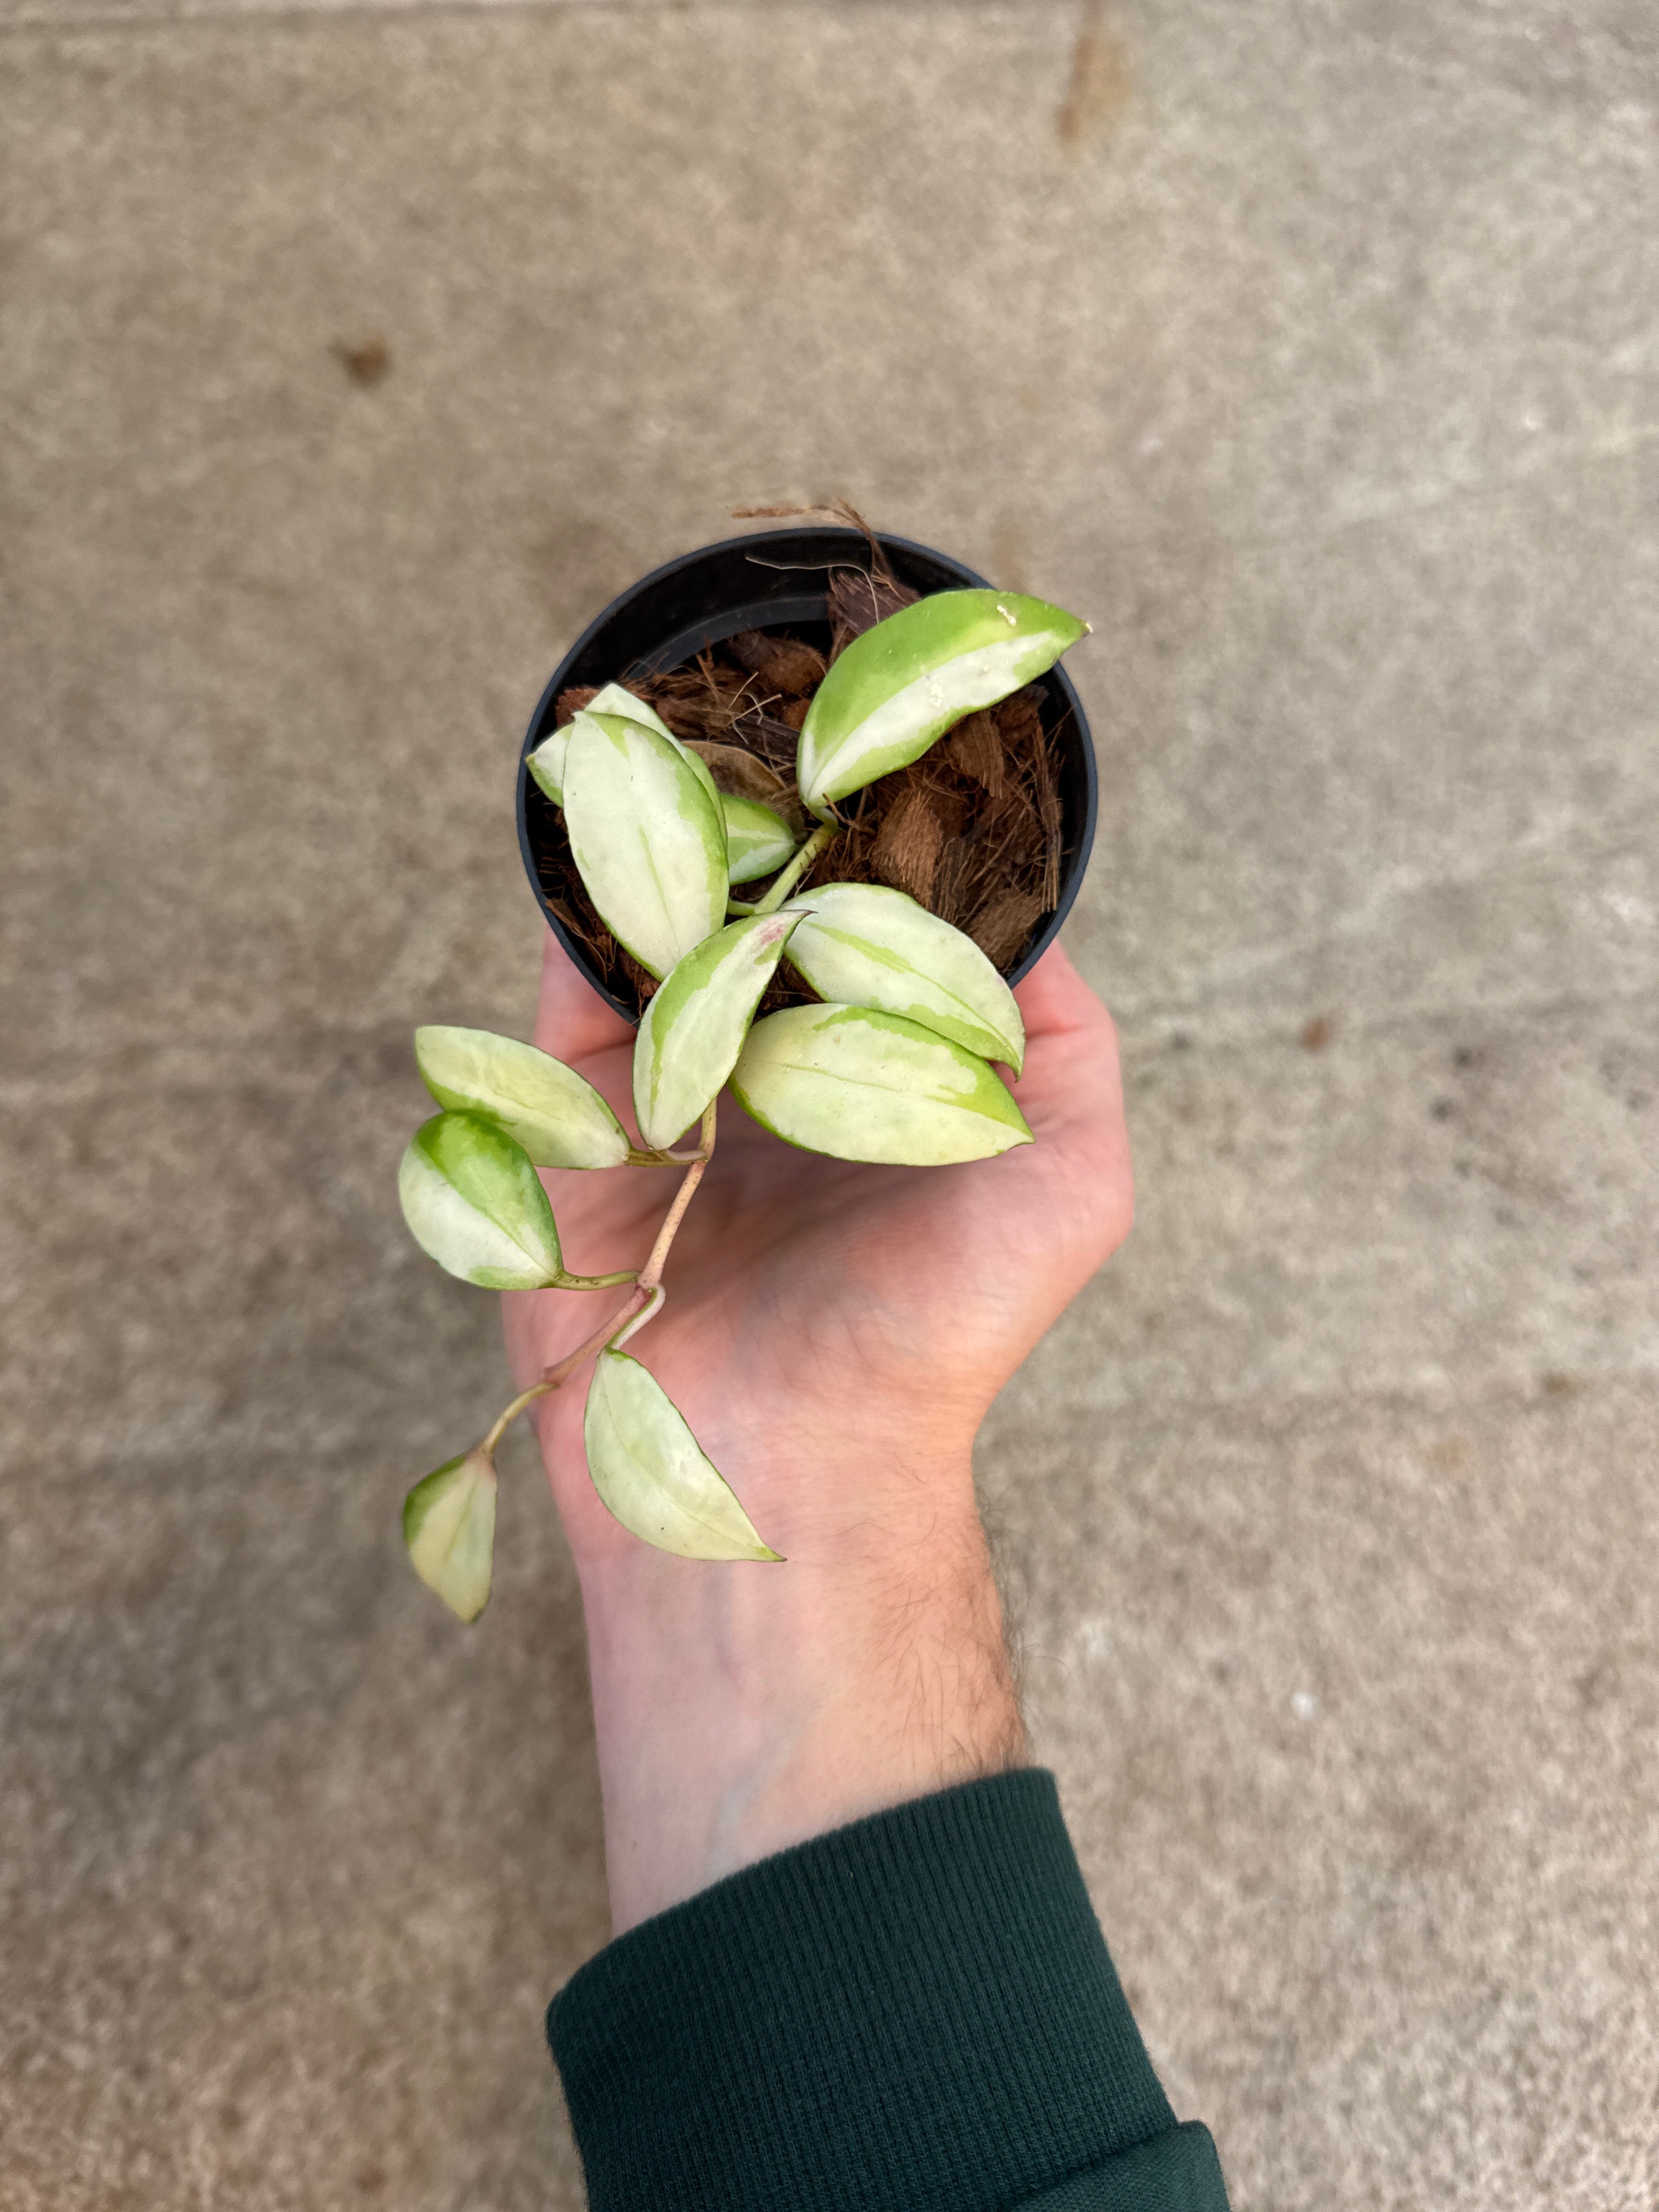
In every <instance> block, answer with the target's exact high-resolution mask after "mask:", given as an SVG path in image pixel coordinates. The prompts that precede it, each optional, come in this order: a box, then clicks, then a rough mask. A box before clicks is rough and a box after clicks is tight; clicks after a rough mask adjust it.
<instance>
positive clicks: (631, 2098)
mask: <svg viewBox="0 0 1659 2212" xmlns="http://www.w3.org/2000/svg"><path fill="white" fill-rule="evenodd" d="M548 2036H549V2039H550V2042H551V2043H552V2045H553V2050H554V2055H555V2057H556V2058H557V2060H558V2063H559V2069H560V2072H561V2073H562V2075H563V2078H564V2087H565V2095H566V2098H567V2100H568V2103H569V2106H570V2115H571V2119H572V2122H573V2124H574V2129H575V2133H576V2140H577V2142H578V2144H579V2145H580V2149H581V2154H582V2160H583V2163H584V2165H585V2166H586V2172H587V2185H588V2193H589V2202H590V2204H591V2206H592V2212H623V2208H627V2212H647V2208H649V2209H650V2212H657V2208H663V2212H668V2208H672V2212H785V2208H787V2212H832V2209H833V2212H1007V2208H1009V2207H1011V2206H1015V2205H1018V2204H1021V2203H1024V2202H1025V2201H1026V2200H1028V2199H1030V2198H1033V2197H1042V2196H1044V2195H1045V2194H1046V2193H1047V2192H1049V2191H1054V2190H1056V2189H1059V2188H1060V2187H1061V2185H1066V2184H1070V2185H1073V2186H1074V2187H1075V2186H1084V2185H1085V2184H1086V2183H1087V2182H1088V2180H1089V2179H1090V2177H1091V2175H1094V2176H1097V2178H1098V2179H1099V2180H1100V2181H1101V2182H1102V2184H1103V2185H1104V2184H1105V2183H1107V2182H1108V2181H1109V2178H1110V2172H1111V2164H1110V2162H1112V2161H1115V2160H1116V2159H1117V2158H1118V2157H1119V2155H1120V2154H1124V2153H1133V2154H1134V2155H1133V2156H1132V2157H1131V2158H1130V2159H1128V2160H1127V2161H1126V2164H1125V2166H1124V2167H1123V2169H1122V2172H1121V2178H1122V2179H1123V2180H1124V2181H1125V2182H1127V2184H1128V2185H1129V2186H1130V2188H1132V2189H1133V2191H1134V2193H1133V2195H1128V2194H1124V2195H1122V2197H1121V2201H1122V2202H1123V2203H1125V2204H1126V2205H1133V2206H1135V2207H1137V2208H1139V2207H1141V2206H1146V2207H1147V2208H1151V2207H1152V2206H1154V2205H1158V2206H1160V2207H1161V2206H1163V2205H1164V2204H1167V2205H1168V2207H1169V2208H1170V2212H1176V2208H1177V2207H1179V2208H1182V2212H1187V2208H1188V2207H1190V2208H1191V2212H1225V2204H1226V2197H1225V2191H1222V2189H1221V2186H1220V2174H1219V2169H1218V2168H1215V2179H1214V2188H1213V2190H1212V2191H1210V2192H1209V2193H1206V2194H1201V2195H1194V2194H1193V2193H1192V2188H1191V2187H1190V2186H1188V2184H1189V2183H1192V2182H1193V2177H1194V2174H1195V2173H1196V2172H1197V2171H1198V2169H1197V2168H1195V2167H1194V2163H1193V2159H1194V2148H1195V2146H1194V2143H1193V2141H1192V2138H1193V2137H1194V2136H1202V2137H1203V2143H1204V2145H1205V2146H1208V2143H1209V2139H1208V2137H1207V2136H1205V2135H1204V2131H1203V2130H1201V2129H1199V2130H1193V2129H1186V2128H1183V2129H1180V2130H1177V2129H1176V2124H1175V2118H1174V2115H1173V2113H1172V2112H1170V2106H1169V2104H1168V2102H1167V2100H1165V2098H1164V2092H1163V2090H1162V2089H1161V2088H1160V2087H1159V2086H1158V2078H1157V2076H1156V2075H1154V2073H1153V2072H1152V2063H1151V2062H1150V2060H1149V2059H1148V2058H1147V2056H1146V2050H1145V2047H1144V2046H1143V2045H1142V2043H1141V2040H1140V2037H1139V2033H1138V2031H1137V2029H1136V2027H1135V2024H1134V2021H1133V2018H1132V2017H1131V2016H1130V2013H1129V2008H1128V2006H1127V2003H1126V2002H1125V2001H1124V1996H1123V1992H1122V1990H1121V1988H1120V1987H1119V1984H1118V1979H1117V1976H1116V1974H1115V1972H1114V1971H1113V1967H1112V1962H1111V1960H1110V1959H1109V1957H1108V1955H1107V1951H1106V1945H1105V1942H1104V1940H1103V1937H1102V1936H1101V1932H1100V1928H1099V1924H1098V1923H1097V1921H1096V1919H1095V1916H1094V1912H1093V1910H1092V1908H1091V1905H1090V1903H1089V1897H1088V1893H1087V1891H1086V1890H1085V1887H1084V1883H1083V1877H1082V1875H1081V1873H1080V1871H1079V1867H1078V1863H1077V1858H1076V1856H1075V1854H1074V1853H1073V1850H1072V1844H1071V1839H1070V1838H1069V1837H1068V1836H1067V1834H1066V1826H1065V1823H1064V1821H1063V1820H1062V1819H1061V1817H1060V1802H1059V1798H1058V1796H1057V1795H1056V1792H1055V1790H1054V1778H1053V1777H1052V1776H1051V1775H1048V1774H1046V1773H1042V1772H1040V1771H1022V1772H1019V1773H1015V1774H1004V1775H998V1776H995V1777H994V1778H991V1779H989V1780H987V1781H982V1782H973V1783H969V1784H964V1785H963V1787H962V1788H960V1789H956V1790H944V1791H942V1792H940V1793H939V1795H938V1796H933V1797H924V1798H921V1799H918V1800H917V1801H916V1802H915V1803H913V1804H908V1805H901V1806H898V1807H896V1808H895V1809H894V1810H893V1811H891V1812H888V1813H880V1814H876V1815H874V1816H873V1817H872V1819H870V1820H860V1821H857V1822H855V1823H854V1825H853V1826H850V1827H847V1828H842V1829H839V1830H837V1831H836V1832H835V1833H834V1834H831V1835H828V1836H821V1837H818V1838H815V1839H814V1840H813V1841H812V1842H811V1843H808V1844H801V1845H799V1846H798V1847H797V1848H796V1849H795V1850H787V1851H783V1852H781V1853H779V1855H778V1856H777V1857H775V1858H769V1859H765V1860H763V1861H762V1862H761V1863H760V1864H758V1865H757V1866H753V1867H750V1868H748V1869H745V1870H744V1872H743V1873H741V1874H738V1875H732V1876H731V1877H730V1878H729V1879H728V1880H726V1881H721V1882H718V1883H716V1884H715V1885H714V1887H712V1888H710V1889H707V1890H704V1891H703V1892H702V1893H701V1894H700V1895H698V1896H696V1897H694V1898H692V1899H690V1900H689V1901H688V1902H687V1903H685V1904H684V1905H676V1906H675V1907H674V1908H673V1909H672V1910H671V1911H668V1912H664V1913H661V1914H659V1915H658V1917H656V1918H655V1919H653V1920H648V1921H646V1922H645V1923H642V1924H641V1926H640V1927H638V1928H635V1929H630V1930H629V1933H628V1934H627V1935H625V1936H620V1937H618V1938H617V1941H616V1942H613V1943H611V1944H610V1945H609V1946H607V1948H605V1950H603V1951H601V1952H600V1953H599V1956H598V1957H597V1958H595V1959H593V1960H591V1961H590V1962H589V1964H588V1965H586V1966H584V1967H583V1968H582V1969H581V1971H580V1972H579V1973H577V1974H576V1975H575V1976H574V1978H572V1980H571V1981H570V1982H568V1984H566V1986H565V1988H564V1989H563V1990H562V1991H561V1992H560V1994H559V1996H557V1997H556V1999H555V2000H554V2002H553V2004H552V2006H551V2007H550V2010H549V2014H548ZM1142 2146H1144V2147H1145V2148H1139V2147H1142ZM1208 2159H1209V2160H1210V2162H1211V2164H1212V2166H1213V2161H1214V2151H1213V2148H1208ZM1160 2161H1162V2163H1163V2165H1164V2167H1165V2168H1166V2169H1167V2179H1168V2181H1169V2182H1170V2184H1171V2185H1173V2186H1174V2187H1176V2188H1179V2189H1180V2191H1181V2192H1182V2193H1179V2194H1176V2193H1170V2192H1169V2191H1166V2192H1165V2194H1164V2196H1163V2197H1159V2196H1158V2194H1157V2193H1156V2192H1157V2190H1158V2186H1159V2179H1158V2168H1159V2166H1160ZM1200 2163H1201V2159H1200ZM1183 2177H1184V2179H1183ZM1149 2188H1150V2189H1151V2190H1152V2191H1153V2193H1152V2194H1150V2195H1149V2194H1147V2193H1146V2191H1147V2190H1148V2189H1149ZM1070 2201H1071V2200H1070V2199H1069V2198H1066V2197H1060V2198H1059V2199H1057V2200H1056V2204H1057V2207H1058V2206H1060V2205H1064V2204H1066V2203H1069V2202H1070ZM1095 2201H1096V2200H1095V2198H1093V2197H1088V2196H1085V2197H1079V2198H1078V2199H1077V2200H1076V2202H1077V2203H1078V2204H1079V2206H1082V2205H1085V2204H1090V2203H1093V2202H1095ZM1098 2201H1099V2202H1100V2203H1103V2204H1105V2203H1112V2204H1115V2203H1117V2202H1118V2201H1119V2197H1118V2196H1117V2195H1113V2196H1111V2197H1101V2198H1100V2199H1099V2200H1098Z"/></svg>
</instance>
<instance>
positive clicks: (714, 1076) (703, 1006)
mask: <svg viewBox="0 0 1659 2212" xmlns="http://www.w3.org/2000/svg"><path fill="white" fill-rule="evenodd" d="M800 920H801V917H800V915H798V914H789V915H784V914H768V915H755V916H753V917H751V918H750V919H748V920H745V921H734V922H731V923H728V925H727V926H726V928H724V929H722V930H721V931H720V933H719V934H718V935H717V936H714V937H709V938H705V939H704V940H703V942H702V944H701V945H697V946H696V948H695V950H694V951H690V952H688V953H687V954H686V956H685V957H684V960H682V961H680V962H679V963H678V965H677V966H676V967H675V968H674V969H673V970H672V972H671V974H670V975H669V977H668V979H667V981H665V983H664V985H663V987H662V988H661V989H660V990H659V991H658V992H656V993H655V994H654V995H653V998H652V1000H651V1002H650V1004H649V1005H648V1006H647V1008H646V1010H645V1012H644V1013H643V1014H642V1015H641V1018H640V1030H639V1036H637V1038H636V1039H635V1044H634V1117H635V1120H636V1121H638V1123H639V1125H640V1134H641V1137H643V1138H644V1139H645V1141H646V1143H647V1145H649V1146H653V1147H654V1148H656V1149H659V1150H660V1149H661V1147H663V1146H665V1145H671V1144H672V1143H673V1142H674V1141H675V1139H677V1138H678V1137H679V1136H681V1135H683V1134H684V1132H685V1131H686V1130H687V1129H689V1128H690V1126H691V1124H692V1123H693V1122H694V1121H696V1120H697V1119H698V1117H699V1116H700V1115H701V1114H702V1110H703V1109H704V1108H705V1107H706V1106H707V1105H708V1103H710V1101H711V1100H712V1099H714V1098H716V1097H719V1095H720V1085H722V1084H723V1083H724V1082H725V1080H726V1077H727V1076H728V1075H730V1073H732V1064H733V1062H734V1061H735V1060H736V1059H737V1056H738V1053H739V1052H740V1051H741V1050H742V1048H743V1040H744V1036H745V1034H746V1033H747V1030H748V1028H749V1024H750V1021H751V1020H752V1018H753V1017H754V1012H755V1009H756V1007H757V1006H758V1005H759V1004H760V998H761V994H762V992H763V991H764V990H765V988H766V987H767V985H768V984H769V982H770V981H771V980H772V975H773V971H774V970H775V968H776V967H777V964H778V961H779V958H780V957H781V954H782V951H783V948H784V946H785V945H786V944H787V942H788V939H789V936H790V933H791V932H792V931H793V930H794V929H796V928H797V927H799V923H800Z"/></svg>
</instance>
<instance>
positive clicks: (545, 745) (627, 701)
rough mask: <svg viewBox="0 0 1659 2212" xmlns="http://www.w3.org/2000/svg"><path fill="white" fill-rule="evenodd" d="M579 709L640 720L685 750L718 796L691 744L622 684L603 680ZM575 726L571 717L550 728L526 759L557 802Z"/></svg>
mask: <svg viewBox="0 0 1659 2212" xmlns="http://www.w3.org/2000/svg"><path fill="white" fill-rule="evenodd" d="M581 711H582V712H583V713H584V714H617V715H620V716H621V717H622V719H623V720H624V721H628V722H637V723H639V725H640V726H641V728H642V729H647V730H654V731H655V732H656V733H657V735H658V736H659V738H667V740H668V742H669V744H671V745H673V746H675V747H676V748H677V749H678V750H679V751H680V752H682V753H684V756H685V757H686V759H687V760H689V761H690V763H691V772H692V774H693V775H695V776H696V778H697V781H699V782H700V783H701V784H702V786H703V787H704V789H705V790H706V791H707V792H708V795H709V797H710V798H711V799H717V798H718V796H719V794H718V793H717V791H716V789H715V785H714V777H713V776H712V775H710V774H709V771H708V763H707V762H706V761H705V760H703V759H702V757H700V755H699V754H698V753H697V752H696V750H695V749H694V748H693V747H692V746H690V745H688V744H684V743H683V742H682V741H681V739H679V738H677V737H676V736H675V735H674V732H672V730H671V729H670V728H669V726H668V725H667V723H666V722H665V721H664V720H663V718H662V716H661V715H660V714H658V712H657V710H656V708H654V707H651V706H647V703H646V702H645V701H644V700H643V699H640V698H636V697H635V695H634V693H633V692H631V691H629V690H625V689H624V688H623V685H622V684H605V686H604V687H603V688H602V689H601V690H598V691H596V692H595V693H594V694H593V696H592V698H591V699H590V700H589V701H588V702H587V704H586V707H585V708H583V709H582V710H581ZM573 728H574V719H573V720H572V721H569V722H567V723H566V724H565V725H564V726H563V728H562V729H557V730H550V731H549V732H548V734H547V735H546V737H544V738H543V739H542V742H541V743H540V744H538V746H537V747H536V750H534V751H533V752H532V753H531V754H530V755H529V756H528V757H527V759H526V767H527V768H528V769H529V770H530V773H531V775H532V776H534V778H535V779H536V781H537V782H538V784H539V785H540V786H541V787H542V789H543V790H544V792H545V793H547V795H548V797H549V798H550V799H551V800H552V802H553V804H554V805H556V806H562V805H564V763H565V755H566V753H567V752H568V750H569V745H570V732H571V730H572V729H573Z"/></svg>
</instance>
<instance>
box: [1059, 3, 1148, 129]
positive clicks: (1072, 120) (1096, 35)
mask: <svg viewBox="0 0 1659 2212" xmlns="http://www.w3.org/2000/svg"><path fill="white" fill-rule="evenodd" d="M1129 88H1130V79H1129V57H1128V53H1127V50H1126V48H1125V46H1124V44H1123V41H1122V40H1121V38H1119V37H1118V35H1117V33H1115V31H1114V30H1113V29H1112V27H1111V26H1110V25H1109V22H1108V21H1107V20H1106V12H1105V10H1104V9H1103V8H1102V7H1100V6H1099V5H1097V4H1091V5H1090V6H1087V7H1085V9H1084V10H1083V17H1082V21H1080V22H1079V25H1078V33H1077V44H1076V45H1075V46H1073V49H1072V74H1071V79H1070V82H1068V83H1067V85H1066V97H1065V98H1064V100H1061V101H1060V112H1059V113H1058V114H1057V115H1056V116H1055V118H1054V136H1055V137H1056V138H1058V139H1059V141H1060V144H1061V145H1062V146H1064V147H1065V148H1066V149H1067V151H1068V152H1071V153H1076V154H1081V153H1085V152H1086V151H1087V150H1088V149H1089V148H1090V147H1091V146H1095V145H1098V144H1099V143H1100V142H1101V140H1102V139H1103V138H1104V137H1106V136H1107V135H1108V133H1109V131H1111V130H1112V129H1113V128H1114V126H1115V124H1116V122H1117V120H1118V118H1119V117H1120V116H1121V114H1122V112H1123V111H1124V109H1125V108H1126V107H1127V106H1128V104H1129Z"/></svg>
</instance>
